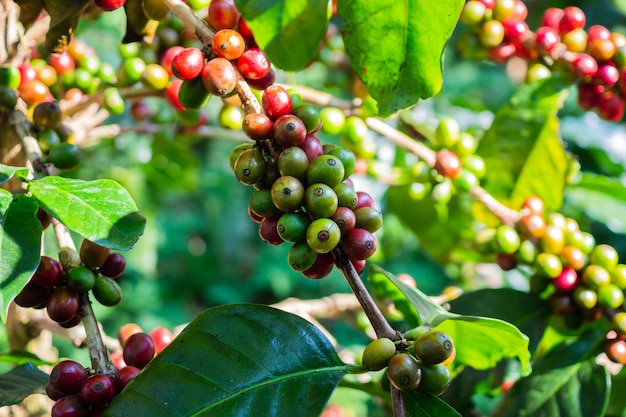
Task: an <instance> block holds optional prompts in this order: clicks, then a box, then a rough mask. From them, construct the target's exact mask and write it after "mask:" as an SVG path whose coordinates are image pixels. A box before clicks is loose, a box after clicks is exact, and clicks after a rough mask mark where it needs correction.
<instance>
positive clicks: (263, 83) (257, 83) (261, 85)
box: [246, 69, 276, 90]
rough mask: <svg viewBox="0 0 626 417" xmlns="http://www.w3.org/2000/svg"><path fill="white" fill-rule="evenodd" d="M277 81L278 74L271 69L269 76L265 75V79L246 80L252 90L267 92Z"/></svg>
mask: <svg viewBox="0 0 626 417" xmlns="http://www.w3.org/2000/svg"><path fill="white" fill-rule="evenodd" d="M275 80H276V73H275V72H274V70H273V69H270V70H269V72H268V73H267V74H265V75H264V76H263V77H261V78H258V79H256V80H255V79H252V78H246V81H247V82H248V85H249V86H250V87H251V88H254V89H255V90H265V89H266V88H268V87H270V86H271V85H272V84H274V81H275Z"/></svg>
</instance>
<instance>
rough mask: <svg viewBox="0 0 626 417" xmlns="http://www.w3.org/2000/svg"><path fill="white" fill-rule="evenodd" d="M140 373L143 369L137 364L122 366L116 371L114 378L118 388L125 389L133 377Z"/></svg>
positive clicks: (119, 389)
mask: <svg viewBox="0 0 626 417" xmlns="http://www.w3.org/2000/svg"><path fill="white" fill-rule="evenodd" d="M140 373H141V369H139V368H137V367H135V366H125V367H123V368H120V369H119V370H118V371H117V372H116V373H115V379H114V381H115V386H116V387H117V390H118V391H121V390H123V389H124V388H125V387H126V385H128V383H129V382H130V381H132V380H133V379H135V377H136V376H137V375H139V374H140Z"/></svg>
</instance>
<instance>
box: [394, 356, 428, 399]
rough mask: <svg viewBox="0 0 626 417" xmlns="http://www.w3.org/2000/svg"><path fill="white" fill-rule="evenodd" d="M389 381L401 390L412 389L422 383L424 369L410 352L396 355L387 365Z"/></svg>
mask: <svg viewBox="0 0 626 417" xmlns="http://www.w3.org/2000/svg"><path fill="white" fill-rule="evenodd" d="M387 377H388V378H389V382H390V383H391V385H393V386H394V387H395V388H396V389H398V390H400V391H412V390H414V389H416V388H417V387H418V386H419V385H420V384H421V379H422V371H421V370H420V368H419V366H418V365H417V361H416V360H415V359H414V358H413V356H411V355H409V354H408V353H398V354H396V355H394V356H393V357H392V358H391V359H390V360H389V363H388V365H387Z"/></svg>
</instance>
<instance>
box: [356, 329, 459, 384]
mask: <svg viewBox="0 0 626 417" xmlns="http://www.w3.org/2000/svg"><path fill="white" fill-rule="evenodd" d="M415 330H419V331H418V332H417V334H416V335H415V336H414V339H412V340H403V341H399V342H398V343H396V342H394V341H393V340H391V339H387V338H380V339H376V340H374V341H372V342H371V343H370V344H369V345H367V346H366V347H365V350H364V351H363V356H362V359H361V363H362V364H363V367H364V368H365V369H367V370H368V371H380V370H382V369H385V368H386V372H385V375H384V376H383V379H382V383H383V387H385V386H386V384H387V381H388V383H390V384H391V385H392V386H394V387H395V388H396V389H398V390H400V391H412V390H421V391H426V392H429V393H431V394H433V395H441V394H443V393H444V392H445V390H446V389H447V388H448V385H449V384H450V380H451V377H450V371H449V370H448V368H447V366H448V365H449V364H450V363H451V362H452V361H453V360H454V356H455V352H456V351H455V348H454V343H453V342H452V339H450V336H448V334H446V333H445V332H442V331H440V330H434V329H429V328H423V329H422V328H418V329H414V331H412V332H411V333H415Z"/></svg>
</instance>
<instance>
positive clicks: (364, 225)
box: [354, 207, 383, 233]
mask: <svg viewBox="0 0 626 417" xmlns="http://www.w3.org/2000/svg"><path fill="white" fill-rule="evenodd" d="M354 216H355V218H356V226H355V227H356V228H358V229H365V230H367V231H368V232H370V233H374V232H375V231H377V230H378V229H380V228H381V226H382V225H383V215H382V213H381V212H380V211H378V210H377V209H375V208H374V207H361V208H359V209H357V210H354Z"/></svg>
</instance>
